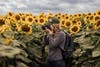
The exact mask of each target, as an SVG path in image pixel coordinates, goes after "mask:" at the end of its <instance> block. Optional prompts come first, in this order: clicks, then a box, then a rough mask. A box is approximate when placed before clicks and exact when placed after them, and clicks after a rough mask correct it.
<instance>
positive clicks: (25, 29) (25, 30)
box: [22, 25, 30, 32]
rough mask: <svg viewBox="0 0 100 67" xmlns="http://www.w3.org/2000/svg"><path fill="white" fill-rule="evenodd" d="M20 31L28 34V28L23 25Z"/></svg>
mask: <svg viewBox="0 0 100 67" xmlns="http://www.w3.org/2000/svg"><path fill="white" fill-rule="evenodd" d="M22 31H24V32H29V31H30V27H28V25H23V26H22Z"/></svg>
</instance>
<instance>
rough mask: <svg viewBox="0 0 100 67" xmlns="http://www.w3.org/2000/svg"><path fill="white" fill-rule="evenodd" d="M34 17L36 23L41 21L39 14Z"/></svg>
mask: <svg viewBox="0 0 100 67" xmlns="http://www.w3.org/2000/svg"><path fill="white" fill-rule="evenodd" d="M33 18H34V22H35V23H36V24H38V21H39V18H38V16H34V17H33Z"/></svg>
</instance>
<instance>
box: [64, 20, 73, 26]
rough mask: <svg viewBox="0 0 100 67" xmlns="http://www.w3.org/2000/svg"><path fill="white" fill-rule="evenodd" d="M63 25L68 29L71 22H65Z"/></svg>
mask: <svg viewBox="0 0 100 67" xmlns="http://www.w3.org/2000/svg"><path fill="white" fill-rule="evenodd" d="M64 25H65V27H66V28H69V27H70V26H71V25H72V22H71V21H70V20H66V22H65V24H64Z"/></svg>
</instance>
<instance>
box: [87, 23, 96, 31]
mask: <svg viewBox="0 0 100 67" xmlns="http://www.w3.org/2000/svg"><path fill="white" fill-rule="evenodd" d="M94 29H95V27H94V25H91V24H89V25H88V26H87V27H86V30H87V31H90V30H94Z"/></svg>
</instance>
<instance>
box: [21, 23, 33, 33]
mask: <svg viewBox="0 0 100 67" xmlns="http://www.w3.org/2000/svg"><path fill="white" fill-rule="evenodd" d="M19 29H20V31H21V32H23V33H25V34H32V27H31V26H30V25H28V24H23V25H21V26H20V28H19Z"/></svg>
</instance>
